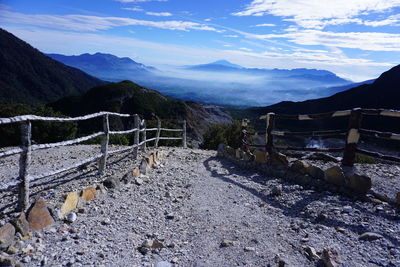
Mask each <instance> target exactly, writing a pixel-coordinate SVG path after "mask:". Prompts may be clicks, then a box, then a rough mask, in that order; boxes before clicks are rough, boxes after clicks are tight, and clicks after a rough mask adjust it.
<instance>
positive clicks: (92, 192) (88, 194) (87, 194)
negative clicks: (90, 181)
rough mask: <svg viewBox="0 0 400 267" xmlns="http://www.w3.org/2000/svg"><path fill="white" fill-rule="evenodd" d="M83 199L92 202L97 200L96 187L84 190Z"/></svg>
mask: <svg viewBox="0 0 400 267" xmlns="http://www.w3.org/2000/svg"><path fill="white" fill-rule="evenodd" d="M81 197H82V198H83V199H84V200H85V201H90V200H92V199H94V198H96V187H94V186H92V187H89V188H86V189H84V190H83V191H82V193H81Z"/></svg>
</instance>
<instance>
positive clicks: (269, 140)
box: [265, 113, 275, 155]
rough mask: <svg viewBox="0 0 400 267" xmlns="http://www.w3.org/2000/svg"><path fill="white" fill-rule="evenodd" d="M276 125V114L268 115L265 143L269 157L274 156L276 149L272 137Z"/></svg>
mask: <svg viewBox="0 0 400 267" xmlns="http://www.w3.org/2000/svg"><path fill="white" fill-rule="evenodd" d="M274 124H275V113H268V114H267V118H266V132H265V143H266V150H267V152H268V154H269V155H271V154H272V151H273V148H274V136H273V135H272V131H273V129H274Z"/></svg>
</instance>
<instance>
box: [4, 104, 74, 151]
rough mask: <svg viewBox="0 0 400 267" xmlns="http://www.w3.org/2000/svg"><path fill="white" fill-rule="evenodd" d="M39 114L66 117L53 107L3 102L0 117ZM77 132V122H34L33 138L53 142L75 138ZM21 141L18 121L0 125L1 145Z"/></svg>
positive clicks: (37, 140) (41, 141) (42, 141)
mask: <svg viewBox="0 0 400 267" xmlns="http://www.w3.org/2000/svg"><path fill="white" fill-rule="evenodd" d="M27 114H31V115H38V116H44V117H65V116H64V115H63V114H61V113H60V112H56V111H54V110H53V109H52V108H50V107H47V106H44V105H38V106H36V107H31V106H29V105H25V104H15V103H11V104H10V103H2V104H1V105H0V117H3V118H6V117H14V116H19V115H27ZM76 134H77V124H76V123H75V122H62V123H61V122H45V121H33V122H32V140H34V142H36V143H52V142H60V141H65V140H69V139H73V138H75V137H76ZM20 143H21V133H20V127H19V124H18V123H12V124H5V125H1V126H0V146H2V147H3V146H18V145H20Z"/></svg>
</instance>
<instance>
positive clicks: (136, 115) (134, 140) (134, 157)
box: [133, 114, 140, 159]
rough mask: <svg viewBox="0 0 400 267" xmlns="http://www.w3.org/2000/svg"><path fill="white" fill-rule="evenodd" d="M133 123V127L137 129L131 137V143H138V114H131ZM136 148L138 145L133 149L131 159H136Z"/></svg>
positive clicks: (137, 148)
mask: <svg viewBox="0 0 400 267" xmlns="http://www.w3.org/2000/svg"><path fill="white" fill-rule="evenodd" d="M133 124H134V126H133V128H135V129H137V131H136V132H135V136H134V139H133V144H134V145H139V142H140V132H139V131H140V118H139V115H138V114H135V115H133ZM138 150H139V147H138V146H136V147H135V148H134V149H133V159H137V156H138Z"/></svg>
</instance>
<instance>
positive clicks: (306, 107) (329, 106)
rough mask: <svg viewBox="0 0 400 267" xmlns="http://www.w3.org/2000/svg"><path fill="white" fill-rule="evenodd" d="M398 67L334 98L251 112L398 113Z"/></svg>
mask: <svg viewBox="0 0 400 267" xmlns="http://www.w3.org/2000/svg"><path fill="white" fill-rule="evenodd" d="M399 99H400V65H398V66H396V67H393V68H392V69H390V70H388V71H386V72H384V73H383V74H381V75H380V76H379V78H378V79H376V80H375V81H374V82H372V83H371V84H362V85H360V86H357V87H354V88H351V89H348V90H345V91H343V92H340V93H337V94H334V95H332V96H330V97H325V98H319V99H313V100H307V101H302V102H291V101H284V102H280V103H278V104H275V105H271V106H266V107H259V108H251V109H249V110H251V111H254V112H255V113H257V114H266V113H268V112H275V113H286V114H288V113H292V114H299V113H302V114H305V113H317V112H329V111H335V110H343V109H351V108H355V107H362V108H387V109H400V101H399Z"/></svg>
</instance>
